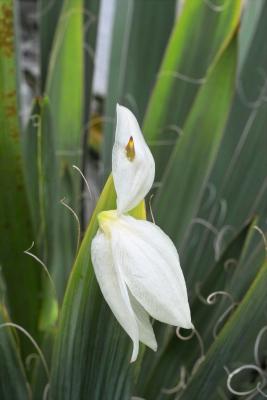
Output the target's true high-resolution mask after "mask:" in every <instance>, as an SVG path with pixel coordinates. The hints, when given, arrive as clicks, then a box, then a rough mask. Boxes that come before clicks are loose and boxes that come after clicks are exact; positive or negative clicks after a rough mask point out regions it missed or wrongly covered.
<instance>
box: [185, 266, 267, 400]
mask: <svg viewBox="0 0 267 400" xmlns="http://www.w3.org/2000/svg"><path fill="white" fill-rule="evenodd" d="M266 285H267V263H266V261H265V262H264V264H263V265H262V268H261V270H260V271H259V273H258V274H257V277H256V278H255V280H254V281H253V283H252V284H251V286H250V289H249V290H248V292H247V294H246V295H245V297H244V299H243V300H242V302H241V303H240V305H239V306H238V308H237V310H236V311H235V313H234V314H233V316H232V317H231V318H230V320H229V321H228V322H227V324H226V325H225V327H224V328H223V330H222V331H221V333H220V334H219V336H218V337H217V339H216V340H215V342H214V344H213V345H212V346H211V348H210V350H209V351H208V353H207V354H206V358H205V361H204V362H203V364H202V365H201V366H200V367H199V370H198V371H197V372H196V374H195V375H194V376H193V377H192V379H191V380H190V381H189V383H188V385H187V388H186V389H185V391H184V393H183V394H182V396H180V397H179V398H181V399H183V400H184V399H194V398H197V397H198V398H203V399H204V398H207V396H208V398H209V399H211V400H212V399H218V394H219V392H218V389H219V387H220V388H221V389H222V390H223V391H225V392H226V396H229V392H227V389H226V380H227V374H226V372H225V370H224V367H227V368H228V369H229V370H230V372H231V371H232V370H233V369H235V368H236V367H237V366H241V365H245V364H252V363H253V364H255V360H254V346H255V341H256V339H257V335H258V333H259V331H260V330H261V328H262V327H263V326H264V323H265V317H264V312H265V309H266V306H267V297H266ZM240 332H242V333H243V334H242V340H240V339H241V337H240ZM244 349H246V351H244ZM252 386H254V387H255V385H253V383H252ZM241 390H242V389H241Z"/></svg>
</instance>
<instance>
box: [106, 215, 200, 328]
mask: <svg viewBox="0 0 267 400" xmlns="http://www.w3.org/2000/svg"><path fill="white" fill-rule="evenodd" d="M110 233H111V244H112V252H113V260H114V264H115V265H116V267H117V268H119V269H120V270H121V272H122V274H123V279H124V280H125V282H126V284H127V286H128V288H129V290H130V291H131V293H132V295H133V296H134V297H135V298H136V299H137V300H138V302H139V303H140V304H141V305H142V306H143V307H144V309H145V310H146V311H147V312H148V313H149V314H150V315H151V316H152V317H154V318H155V319H157V320H159V321H162V322H165V323H167V324H170V325H175V326H179V327H182V328H188V329H190V328H192V323H191V316H190V309H189V304H188V297H187V290H186V285H185V280H184V276H183V273H182V270H181V267H180V263H179V257H178V253H177V250H176V248H175V246H174V245H173V243H172V241H171V239H170V238H169V237H168V236H167V235H166V234H165V233H164V232H163V231H162V230H161V229H160V228H159V227H158V226H156V225H154V224H152V223H151V222H148V221H142V220H136V219H135V218H132V217H130V216H121V217H119V218H118V220H117V221H116V222H112V223H111V224H110Z"/></svg>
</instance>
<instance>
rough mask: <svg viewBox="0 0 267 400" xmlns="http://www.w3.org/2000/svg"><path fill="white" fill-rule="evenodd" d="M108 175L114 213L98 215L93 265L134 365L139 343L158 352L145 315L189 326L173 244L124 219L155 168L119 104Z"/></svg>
mask: <svg viewBox="0 0 267 400" xmlns="http://www.w3.org/2000/svg"><path fill="white" fill-rule="evenodd" d="M112 174H113V179H114V185H115V189H116V193H117V210H110V211H103V212H101V213H100V214H99V215H98V221H99V229H98V232H97V234H96V236H95V237H94V239H93V241H92V262H93V266H94V270H95V274H96V278H97V280H98V283H99V286H100V289H101V291H102V294H103V296H104V298H105V299H106V301H107V303H108V305H109V307H110V308H111V310H112V312H113V314H114V315H115V317H116V318H117V320H118V322H119V323H120V325H121V326H122V327H123V329H124V330H125V331H126V333H127V334H128V335H129V336H130V337H131V339H132V341H133V353H132V358H131V361H132V362H133V361H135V360H136V358H137V355H138V350H139V341H141V342H142V343H144V344H146V345H147V346H148V347H150V348H151V349H153V350H154V351H156V350H157V342H156V338H155V335H154V331H153V328H152V325H151V322H150V319H149V315H151V316H152V317H153V318H155V319H157V320H159V321H162V322H164V323H166V324H170V325H174V326H179V327H182V328H188V329H191V328H192V322H191V316H190V309H189V304H188V297H187V290H186V285H185V280H184V276H183V273H182V270H181V267H180V263H179V256H178V253H177V250H176V248H175V246H174V244H173V243H172V241H171V239H170V238H169V237H168V236H167V235H166V234H165V233H164V232H163V231H162V230H161V229H160V228H159V227H158V226H156V225H155V224H153V223H151V222H149V221H144V220H138V219H135V218H133V217H131V216H129V215H127V212H128V211H129V210H131V209H133V208H134V207H135V206H137V205H138V204H139V203H140V202H141V201H142V200H143V199H144V197H145V196H146V194H147V193H148V191H149V190H150V188H151V186H152V184H153V181H154V176H155V163H154V159H153V157H152V154H151V152H150V150H149V148H148V146H147V144H146V142H145V140H144V137H143V135H142V132H141V130H140V127H139V125H138V122H137V120H136V118H135V117H134V115H133V114H132V113H131V111H129V110H128V109H127V108H125V107H122V106H119V105H117V128H116V135H115V143H114V147H113V153H112Z"/></svg>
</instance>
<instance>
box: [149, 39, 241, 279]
mask: <svg viewBox="0 0 267 400" xmlns="http://www.w3.org/2000/svg"><path fill="white" fill-rule="evenodd" d="M236 42H237V38H236V34H235V35H234V37H233V38H232V40H231V41H230V43H229V44H228V46H227V47H226V49H225V50H224V51H223V52H222V54H221V55H220V57H219V58H218V61H217V62H216V64H215V65H214V67H213V68H212V69H211V70H210V72H209V74H208V77H207V80H206V83H205V84H204V85H203V86H202V87H201V89H200V91H199V92H198V95H197V97H196V99H195V102H194V104H193V107H192V109H191V112H190V114H189V117H188V119H187V121H186V123H185V126H184V128H183V134H182V136H181V138H180V139H179V141H178V143H177V145H176V147H175V149H174V150H173V154H172V157H171V160H170V161H169V165H168V168H167V170H166V173H165V175H164V178H163V182H162V185H161V187H160V189H159V191H158V193H157V196H156V199H155V205H154V210H155V215H156V219H157V221H158V224H159V225H160V226H161V227H162V228H163V229H164V230H165V231H167V232H168V234H169V235H170V236H171V237H172V238H173V239H174V242H175V243H176V244H177V246H178V249H183V243H184V242H185V239H186V238H187V235H188V232H189V228H190V223H191V222H192V220H193V218H194V217H195V216H196V213H197V210H198V207H199V203H200V201H201V197H202V195H203V190H204V187H205V184H206V182H207V178H208V176H209V173H210V170H211V167H212V164H213V162H214V159H215V157H216V153H217V151H218V148H219V145H220V142H221V138H222V134H223V129H224V125H225V123H226V119H227V116H228V113H229V109H230V104H231V99H232V95H233V88H234V79H235V73H236V62H237V53H236ZM218 88H220V92H219V93H218V90H219V89H218ZM170 204H173V205H175V207H173V209H172V212H171V213H168V212H166V211H167V210H168V209H169V206H170ZM185 273H186V274H188V271H185Z"/></svg>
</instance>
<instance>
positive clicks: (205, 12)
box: [144, 0, 241, 178]
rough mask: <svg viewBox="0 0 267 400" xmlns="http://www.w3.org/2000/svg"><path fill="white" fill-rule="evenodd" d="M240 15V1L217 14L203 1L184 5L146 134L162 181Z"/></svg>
mask: <svg viewBox="0 0 267 400" xmlns="http://www.w3.org/2000/svg"><path fill="white" fill-rule="evenodd" d="M240 11H241V1H239V0H236V1H232V0H226V1H224V3H223V6H221V7H219V9H218V10H217V11H216V7H215V9H214V8H213V7H212V4H211V3H210V2H207V1H203V0H190V1H186V2H185V4H184V7H183V9H182V13H181V16H180V18H178V21H177V24H176V27H175V29H174V31H173V34H172V36H171V39H170V42H169V45H168V47H167V50H166V54H165V57H164V59H163V62H162V65H161V68H160V73H159V78H158V80H157V83H156V85H155V87H154V90H153V93H152V96H151V98H150V102H149V106H148V110H147V113H146V116H145V120H144V133H145V136H146V138H147V139H148V141H149V142H150V143H151V145H152V146H153V148H154V155H155V157H156V164H157V174H158V177H159V178H161V176H162V173H163V172H164V169H165V164H166V162H167V161H168V159H169V154H170V152H171V150H172V147H173V143H175V142H176V140H177V136H178V133H180V131H181V130H183V129H184V124H185V121H186V119H187V118H188V117H189V112H190V110H191V107H192V104H193V102H194V100H195V98H196V96H197V94H198V92H199V91H200V90H201V88H202V85H203V83H204V82H205V80H206V75H207V71H208V69H209V67H210V66H211V65H212V64H213V63H214V60H215V59H216V57H217V56H218V54H219V53H220V52H221V51H222V49H223V48H225V47H226V46H227V43H228V42H229V40H230V38H231V37H232V35H233V32H234V31H235V30H236V28H237V24H238V22H239V17H240ZM217 88H218V89H219V88H220V86H219V83H218V86H217ZM210 100H211V103H212V98H211V99H210ZM170 142H171V144H170ZM170 168H171V167H170Z"/></svg>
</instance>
